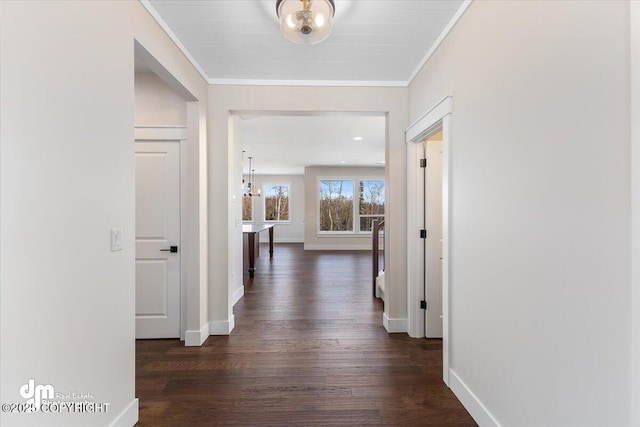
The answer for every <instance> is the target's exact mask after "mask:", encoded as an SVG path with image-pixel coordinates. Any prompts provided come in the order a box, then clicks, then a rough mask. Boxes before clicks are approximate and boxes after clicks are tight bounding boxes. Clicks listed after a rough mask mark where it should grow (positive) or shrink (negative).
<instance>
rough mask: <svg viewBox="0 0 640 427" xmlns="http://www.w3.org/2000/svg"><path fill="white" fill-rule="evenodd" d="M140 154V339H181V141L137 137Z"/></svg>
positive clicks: (137, 199) (138, 283)
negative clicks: (139, 139)
mask: <svg viewBox="0 0 640 427" xmlns="http://www.w3.org/2000/svg"><path fill="white" fill-rule="evenodd" d="M135 157H136V338H179V337H180V307H181V286H180V276H181V266H180V252H179V251H180V142H179V141H178V140H175V141H162V142H153V141H144V142H140V141H136V144H135ZM171 246H177V247H178V252H171V251H170V247H171Z"/></svg>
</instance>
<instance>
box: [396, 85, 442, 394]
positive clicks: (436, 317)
mask: <svg viewBox="0 0 640 427" xmlns="http://www.w3.org/2000/svg"><path fill="white" fill-rule="evenodd" d="M452 106H453V99H452V97H450V96H448V97H445V98H443V99H442V100H441V101H440V102H439V103H437V104H436V105H435V106H434V107H433V108H432V109H431V110H429V111H428V112H427V113H426V114H425V115H423V116H422V117H421V118H420V119H418V120H417V121H416V122H415V123H414V124H413V125H411V126H410V127H409V128H408V129H407V130H406V132H405V141H406V143H407V195H408V197H407V282H408V286H407V302H408V307H407V312H408V331H409V335H410V336H411V337H413V338H420V337H425V334H431V333H433V331H431V330H429V329H431V327H432V326H434V327H437V329H436V331H437V332H440V331H439V325H440V322H441V325H442V326H441V328H442V335H441V336H442V374H443V381H444V382H445V384H447V385H448V384H449V324H450V321H451V319H450V317H449V286H450V283H449V277H450V273H449V266H450V241H449V236H450V233H451V230H450V216H451V206H450V200H451V193H450V191H451V190H450V188H451V186H450V184H451V177H450V175H449V174H450V166H449V165H450V162H451V154H450V152H451V141H450V135H451V120H452ZM437 141H441V145H439V144H437V143H436V142H437ZM430 144H432V145H430ZM431 148H432V149H433V151H434V154H436V156H435V159H436V161H435V162H434V161H432V164H434V163H435V165H434V168H433V169H432V173H434V175H435V177H433V178H432V179H431V182H430V183H428V182H427V180H428V176H427V175H425V173H428V170H429V166H427V171H426V172H425V171H423V168H422V164H423V161H422V159H424V158H425V154H427V157H428V156H429V153H427V152H426V151H427V149H431ZM440 152H441V153H440ZM438 154H440V155H441V162H440V166H439V167H440V168H441V169H440V170H441V172H440V173H438V165H437V163H438V162H437V159H438V156H437V155H438ZM428 164H429V160H427V165H428ZM438 176H439V178H438ZM438 180H440V181H438ZM430 185H432V186H433V187H435V190H433V191H431V192H428V191H427V190H428V187H429V186H430ZM437 189H439V190H440V191H441V194H438V193H437ZM429 193H430V194H429ZM411 195H413V196H411ZM429 196H430V197H429ZM429 199H430V200H431V201H429ZM434 199H437V200H439V201H440V202H441V206H438V203H437V200H436V201H434ZM425 202H426V203H427V206H425ZM425 207H426V209H425ZM429 212H431V214H429ZM438 212H440V216H439V219H440V221H441V226H439V224H438V215H437V213H438ZM427 218H429V219H430V220H431V221H433V222H434V223H433V224H431V225H429V224H428V223H427ZM434 224H435V225H434ZM429 228H431V230H429ZM434 228H435V230H434ZM422 230H425V231H424V232H423V231H422ZM425 237H426V239H425ZM427 241H428V242H427ZM429 244H431V247H429ZM440 258H442V259H441V260H440ZM430 262H431V264H433V265H432V266H431V267H430ZM438 262H439V263H438ZM438 267H439V268H438ZM438 270H440V271H438ZM438 273H440V274H441V279H440V278H439V277H438ZM430 275H431V276H432V277H431V279H430V280H429V277H430ZM428 283H431V284H433V285H434V289H433V290H432V291H431V294H432V295H430V294H429V286H428ZM439 283H441V284H442V285H441V286H440V287H437V286H435V285H436V284H439ZM425 284H427V286H426V287H425ZM438 290H440V291H441V297H440V298H438V295H437V292H438ZM425 296H426V297H427V299H423V298H424V297H425ZM432 297H435V298H436V299H437V300H438V302H441V307H440V308H439V307H437V303H436V302H433V299H434V298H432ZM423 301H426V303H425V302H423ZM429 301H431V304H432V307H431V308H432V312H431V313H429V308H430V307H429V305H430V302H429ZM433 305H435V308H434V307H433ZM425 306H426V311H427V313H429V314H430V315H431V316H429V315H428V314H427V313H425V309H424V308H423V307H425ZM440 316H442V318H441V320H440ZM430 317H431V319H430ZM425 319H426V320H425ZM428 330H429V331H428ZM427 336H428V335H427ZM434 336H435V335H434Z"/></svg>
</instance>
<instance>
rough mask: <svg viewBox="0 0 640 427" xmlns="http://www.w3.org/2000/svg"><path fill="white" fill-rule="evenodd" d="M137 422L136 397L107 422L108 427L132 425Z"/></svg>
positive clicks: (127, 426) (130, 426) (131, 426)
mask: <svg viewBox="0 0 640 427" xmlns="http://www.w3.org/2000/svg"><path fill="white" fill-rule="evenodd" d="M137 422H138V399H133V400H132V401H131V403H129V405H127V407H126V408H124V410H123V411H122V412H120V415H118V416H117V417H116V419H115V420H113V422H112V423H111V424H109V427H133V426H134V425H136V423H137Z"/></svg>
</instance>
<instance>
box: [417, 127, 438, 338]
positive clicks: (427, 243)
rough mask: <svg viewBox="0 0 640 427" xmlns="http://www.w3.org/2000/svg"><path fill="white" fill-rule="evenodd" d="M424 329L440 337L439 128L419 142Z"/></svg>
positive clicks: (427, 335) (429, 335) (431, 334)
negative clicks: (421, 182) (421, 180)
mask: <svg viewBox="0 0 640 427" xmlns="http://www.w3.org/2000/svg"><path fill="white" fill-rule="evenodd" d="M422 150H423V153H424V157H423V158H424V159H425V161H424V163H423V165H421V166H424V167H421V169H422V179H423V188H422V200H423V201H422V203H421V205H422V208H423V228H422V229H423V230H425V238H424V239H423V242H424V246H423V271H424V273H423V280H424V282H423V292H422V297H423V299H422V301H425V305H426V308H425V309H424V310H423V313H424V331H425V337H427V338H442V317H443V314H442V259H443V256H442V129H440V130H439V131H438V132H436V133H435V134H433V135H431V136H429V137H428V138H426V139H425V140H424V141H422Z"/></svg>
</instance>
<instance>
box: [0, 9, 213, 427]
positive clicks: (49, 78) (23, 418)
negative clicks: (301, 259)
mask: <svg viewBox="0 0 640 427" xmlns="http://www.w3.org/2000/svg"><path fill="white" fill-rule="evenodd" d="M79 35H81V37H79ZM134 37H135V38H137V39H138V40H139V41H140V42H141V43H142V44H143V45H145V47H146V48H147V49H148V50H149V51H150V52H152V53H153V54H154V55H155V56H156V57H157V58H158V60H159V61H160V62H162V63H163V64H166V65H167V68H168V69H170V70H172V72H173V73H174V74H175V75H176V77H177V78H178V79H179V80H180V81H182V82H183V84H184V85H185V87H187V88H189V90H191V91H192V92H193V93H194V94H195V95H196V96H198V97H200V99H202V100H203V101H205V102H203V104H202V106H203V107H206V96H207V91H206V83H205V82H204V80H203V79H202V78H201V77H200V76H199V74H198V73H197V72H196V71H195V70H194V69H193V68H192V67H191V65H190V64H189V63H188V62H187V61H186V59H185V58H184V57H183V55H182V54H181V53H180V52H179V51H178V50H177V48H176V47H175V46H174V45H173V44H172V43H171V42H170V40H169V39H168V37H167V36H166V35H165V34H164V33H163V32H162V30H161V29H160V28H159V27H158V25H157V24H156V23H155V22H154V21H153V20H152V19H151V17H150V16H149V15H148V14H147V12H146V11H145V10H144V9H143V8H142V6H141V5H140V4H139V3H137V2H55V3H54V2H1V3H0V43H1V45H0V94H1V98H0V120H1V122H2V128H1V130H0V138H1V144H0V197H1V199H0V206H1V208H0V209H1V210H0V217H1V219H0V227H1V229H2V233H1V236H0V264H1V265H2V269H1V271H0V282H1V283H2V287H1V296H0V312H1V321H0V340H1V345H0V360H1V361H2V364H1V366H0V377H1V378H2V382H1V395H2V402H3V403H6V402H24V401H25V399H23V398H21V396H20V395H19V393H18V390H19V387H20V386H21V385H22V384H24V383H26V382H27V380H28V379H29V378H34V379H35V380H36V381H37V382H38V383H41V384H52V385H53V386H54V387H55V389H56V391H58V392H73V391H75V392H87V393H92V394H93V395H94V396H95V399H96V402H104V403H110V406H109V410H108V412H107V413H103V414H55V415H51V414H49V415H47V414H44V413H37V414H17V413H16V414H10V413H4V412H3V413H1V414H0V417H1V418H0V424H2V426H3V427H4V426H6V427H11V426H17V425H19V426H43V425H47V426H53V427H55V426H65V427H66V426H104V425H110V424H111V423H112V422H115V421H117V420H119V421H120V422H121V424H120V425H133V424H134V422H135V420H136V418H137V406H136V405H137V403H136V402H135V400H134V375H135V371H134V369H135V364H134V357H135V354H134V351H135V348H134V177H135V171H134V156H133V152H134V151H133V150H134V149H133V141H134V72H133V69H134V68H133V67H134V58H133V48H134ZM204 111H205V110H203V111H202V112H201V113H202V115H203V117H204ZM195 173H196V175H197V173H198V170H197V168H196V172H195ZM196 190H197V189H196ZM196 222H197V221H196ZM111 228H122V229H123V230H124V239H123V250H122V251H120V252H111V251H110V245H109V241H110V229H111ZM123 412H124V418H121V417H120V416H121V415H122V414H123Z"/></svg>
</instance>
